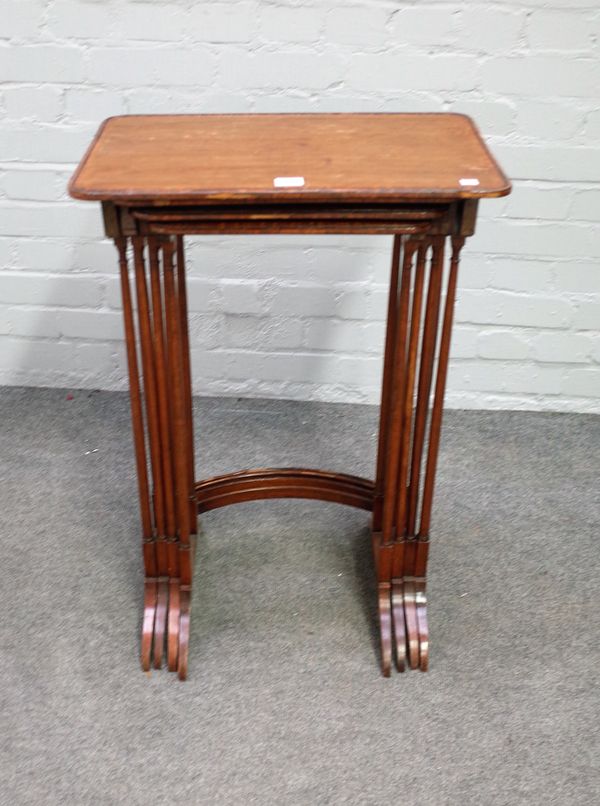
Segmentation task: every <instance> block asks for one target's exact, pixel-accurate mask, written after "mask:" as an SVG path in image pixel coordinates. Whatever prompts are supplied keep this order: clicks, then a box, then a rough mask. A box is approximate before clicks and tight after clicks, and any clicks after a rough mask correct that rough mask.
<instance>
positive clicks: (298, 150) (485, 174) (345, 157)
mask: <svg viewBox="0 0 600 806" xmlns="http://www.w3.org/2000/svg"><path fill="white" fill-rule="evenodd" d="M281 176H301V177H303V178H304V185H303V186H302V187H274V184H273V183H274V180H275V179H276V178H277V177H281ZM465 177H467V178H471V179H476V180H477V184H476V185H471V186H464V185H463V184H461V180H464V178H465ZM69 189H70V192H71V195H72V196H74V197H75V198H78V199H88V200H97V201H114V202H116V203H121V204H127V203H131V202H135V203H139V202H147V203H149V204H165V203H169V202H170V203H174V204H176V203H181V202H183V203H185V204H199V203H202V202H203V201H217V202H218V201H220V202H227V201H235V200H244V201H248V202H256V201H260V200H262V201H266V200H273V201H275V202H280V201H281V200H282V199H288V200H291V199H297V200H299V201H302V202H304V201H318V200H320V201H335V200H336V199H337V200H340V199H345V200H348V199H354V200H360V201H369V200H371V201H372V200H382V199H384V198H388V199H395V200H410V201H418V200H423V199H430V200H436V201H447V200H448V199H480V198H486V197H493V196H504V195H506V194H507V193H508V192H509V191H510V183H509V181H508V180H507V178H506V176H505V175H504V174H503V172H502V171H501V169H500V168H499V167H498V165H497V163H496V162H495V160H494V158H493V157H492V155H491V154H490V152H489V151H488V149H487V148H486V146H485V144H484V142H483V140H482V139H481V136H480V134H479V132H478V131H477V129H476V127H475V125H474V124H473V122H472V121H471V120H470V118H468V117H466V116H464V115H457V114H450V113H439V114H435V113H434V114H429V113H417V114H403V113H399V114H396V113H387V114H381V113H375V114H374V113H360V114H344V113H333V114H331V113H322V114H299V115H298V114H281V115H271V114H264V115H237V114H233V115H131V116H127V115H126V116H120V117H114V118H109V119H108V120H107V121H105V123H104V124H103V126H102V128H101V129H100V131H99V132H98V135H97V137H96V139H95V141H94V142H93V143H92V145H91V147H90V149H89V150H88V152H87V154H86V156H85V157H84V159H83V160H82V162H81V165H80V167H79V168H78V170H77V172H76V173H75V175H74V176H73V179H72V180H71V183H70V186H69Z"/></svg>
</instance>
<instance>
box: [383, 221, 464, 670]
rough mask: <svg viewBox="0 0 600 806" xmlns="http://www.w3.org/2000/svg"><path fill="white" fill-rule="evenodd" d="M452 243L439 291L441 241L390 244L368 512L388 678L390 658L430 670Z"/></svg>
mask: <svg viewBox="0 0 600 806" xmlns="http://www.w3.org/2000/svg"><path fill="white" fill-rule="evenodd" d="M451 241H452V254H451V259H450V263H449V270H448V273H447V279H446V282H445V283H444V274H445V272H444V248H445V237H444V236H441V235H433V236H404V237H402V236H396V237H395V239H394V251H393V257H392V272H391V283H390V298H389V306H388V324H387V336H386V349H385V359H384V379H383V388H382V401H381V423H380V433H379V452H378V463H377V478H376V482H375V500H374V509H373V551H374V557H375V567H376V571H377V581H378V604H379V619H380V633H381V654H382V670H383V674H384V675H385V676H386V677H387V676H389V674H390V673H391V667H392V660H393V656H395V660H396V666H397V669H398V671H404V670H405V668H406V667H407V666H409V667H410V668H412V669H421V670H422V671H426V670H427V667H428V663H429V634H428V627H427V602H426V595H425V576H426V570H427V555H428V550H429V525H430V519H431V505H432V500H433V490H434V482H435V471H436V463H437V455H438V447H439V439H440V429H441V422H442V408H443V400H444V390H445V385H446V373H447V366H448V354H449V349H450V333H451V330H452V314H453V308H454V298H455V293H456V279H457V273H458V261H459V253H460V249H461V247H462V244H463V241H464V239H463V238H461V237H455V238H452V239H451ZM444 285H445V288H446V293H445V302H444V304H443V305H442V297H443V287H444ZM436 366H437V368H436ZM434 374H435V376H436V377H435V384H433V378H434ZM433 386H434V388H433V390H432V387H433ZM432 391H433V403H432V401H431V398H432Z"/></svg>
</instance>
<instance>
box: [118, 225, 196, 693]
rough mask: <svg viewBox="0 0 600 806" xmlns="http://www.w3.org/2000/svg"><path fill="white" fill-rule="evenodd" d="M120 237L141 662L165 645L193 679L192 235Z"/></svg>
mask: <svg viewBox="0 0 600 806" xmlns="http://www.w3.org/2000/svg"><path fill="white" fill-rule="evenodd" d="M115 243H116V246H117V249H118V252H119V267H120V274H121V290H122V299H123V314H124V323H125V339H126V348H127V362H128V371H129V389H130V398H131V415H132V424H133V439H134V446H135V457H136V465H137V476H138V492H139V500H140V508H141V520H142V538H143V559H144V574H145V582H144V614H143V622H142V639H141V662H142V668H143V669H144V670H145V671H149V670H150V668H151V666H154V667H155V668H160V667H161V665H162V661H163V656H164V654H165V652H166V657H167V665H168V668H169V670H170V671H177V672H178V674H179V677H180V678H181V679H185V677H186V675H187V656H188V646H189V620H190V600H191V589H192V573H193V549H194V545H193V542H192V541H193V536H194V535H195V533H196V531H197V519H196V513H197V505H196V495H195V480H194V438H193V421H192V398H191V384H190V359H189V340H188V324H187V303H186V292H185V273H184V265H183V260H184V256H183V242H182V239H181V237H179V238H177V239H174V238H171V237H163V236H149V237H143V236H134V237H131V238H129V239H128V238H124V237H119V238H116V239H115ZM131 258H133V259H131ZM132 285H133V286H134V287H135V304H134V301H133V295H132V290H131V289H132Z"/></svg>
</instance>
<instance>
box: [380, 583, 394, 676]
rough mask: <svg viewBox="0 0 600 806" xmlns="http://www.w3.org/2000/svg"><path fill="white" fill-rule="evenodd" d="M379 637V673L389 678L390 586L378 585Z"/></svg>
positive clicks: (390, 652) (390, 653)
mask: <svg viewBox="0 0 600 806" xmlns="http://www.w3.org/2000/svg"><path fill="white" fill-rule="evenodd" d="M379 635H380V639H381V672H382V674H383V676H384V677H389V676H390V674H391V672H392V602H391V595H390V585H389V583H388V582H383V583H381V584H380V585H379Z"/></svg>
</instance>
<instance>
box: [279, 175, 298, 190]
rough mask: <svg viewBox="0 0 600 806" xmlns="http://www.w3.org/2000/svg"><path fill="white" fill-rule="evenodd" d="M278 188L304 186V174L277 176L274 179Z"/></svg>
mask: <svg viewBox="0 0 600 806" xmlns="http://www.w3.org/2000/svg"><path fill="white" fill-rule="evenodd" d="M273 185H274V186H275V187H276V188H301V187H304V177H303V176H276V177H275V179H274V180H273Z"/></svg>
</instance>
